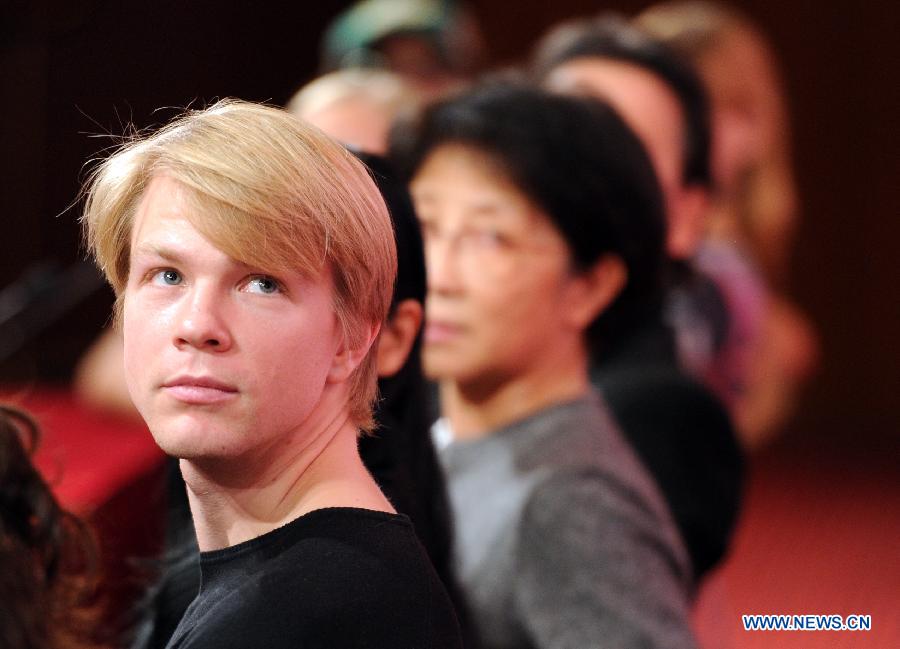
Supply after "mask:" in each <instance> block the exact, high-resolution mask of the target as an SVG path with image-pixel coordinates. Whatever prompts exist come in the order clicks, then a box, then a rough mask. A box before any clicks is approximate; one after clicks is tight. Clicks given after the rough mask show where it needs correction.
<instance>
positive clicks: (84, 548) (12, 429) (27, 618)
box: [0, 405, 94, 649]
mask: <svg viewBox="0 0 900 649" xmlns="http://www.w3.org/2000/svg"><path fill="white" fill-rule="evenodd" d="M38 437H39V434H38V428H37V426H36V424H35V423H34V421H33V420H32V419H31V418H30V417H29V416H28V415H26V414H25V413H24V412H22V411H21V410H17V409H15V408H11V407H9V406H4V405H0V602H3V604H2V605H0V646H2V647H4V649H33V648H38V647H40V648H44V647H47V648H50V647H57V646H72V647H74V646H81V643H84V644H85V646H86V645H87V643H89V642H90V640H91V635H90V633H91V630H90V629H89V626H90V624H91V623H92V620H91V619H89V616H88V612H87V610H86V608H84V604H86V603H88V600H87V595H88V594H90V591H91V588H90V585H89V582H90V579H89V576H90V574H91V572H92V562H93V559H94V555H93V548H92V545H91V542H90V540H91V539H90V536H89V535H88V532H87V528H86V526H85V525H84V523H82V522H81V521H80V520H79V519H77V518H76V517H75V516H73V515H72V514H70V513H68V512H67V511H65V510H64V509H63V508H62V507H60V505H59V503H58V502H57V501H56V499H55V498H54V497H53V494H52V492H51V491H50V487H48V486H47V483H46V482H45V481H44V479H43V478H42V477H41V475H40V474H39V473H38V471H37V469H35V467H34V465H33V464H32V463H31V457H30V455H31V453H32V452H33V451H34V449H35V447H36V445H37V441H38Z"/></svg>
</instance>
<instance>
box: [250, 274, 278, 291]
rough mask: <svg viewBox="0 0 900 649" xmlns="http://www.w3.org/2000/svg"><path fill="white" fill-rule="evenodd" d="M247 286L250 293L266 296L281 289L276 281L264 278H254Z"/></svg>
mask: <svg viewBox="0 0 900 649" xmlns="http://www.w3.org/2000/svg"><path fill="white" fill-rule="evenodd" d="M247 286H248V288H249V289H250V292H251V293H265V294H266V295H270V294H272V293H277V292H278V291H279V290H280V289H281V286H280V285H279V284H278V282H277V281H276V280H274V279H272V278H271V277H265V276H261V277H254V278H253V279H251V280H250V282H249V283H248V284H247Z"/></svg>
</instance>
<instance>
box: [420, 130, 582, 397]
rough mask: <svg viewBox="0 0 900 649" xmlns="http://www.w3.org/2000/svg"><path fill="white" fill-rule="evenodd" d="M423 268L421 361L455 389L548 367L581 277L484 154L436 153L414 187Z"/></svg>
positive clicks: (456, 148) (569, 332)
mask: <svg viewBox="0 0 900 649" xmlns="http://www.w3.org/2000/svg"><path fill="white" fill-rule="evenodd" d="M411 190H412V195H413V200H414V202H415V206H416V211H417V213H418V215H419V218H420V219H421V222H422V232H423V236H424V241H425V258H426V263H427V266H428V297H427V300H426V307H425V311H426V318H425V321H426V329H425V336H424V347H423V363H424V366H425V371H426V373H427V374H428V375H429V376H431V377H432V378H435V379H439V380H444V379H447V380H452V381H455V382H458V383H462V384H465V383H473V382H491V383H498V382H499V383H502V382H504V381H506V380H508V379H510V378H514V377H516V376H519V375H522V374H524V373H527V372H530V371H533V370H534V369H535V368H538V367H541V365H542V364H543V363H547V362H553V358H554V353H555V352H558V350H559V348H560V347H559V344H560V341H561V340H562V339H563V337H570V338H571V337H573V336H574V337H580V336H581V335H582V331H581V330H580V329H579V328H578V327H579V325H576V324H574V323H573V322H572V320H571V318H570V317H569V314H570V312H571V311H572V307H571V304H572V302H573V299H574V298H573V294H574V292H575V288H574V287H575V285H576V284H577V283H578V281H579V279H578V276H577V275H576V274H575V273H573V272H572V270H571V266H570V264H571V260H570V253H569V250H568V247H567V245H566V242H565V240H564V239H563V238H562V236H561V235H560V234H559V232H558V231H557V230H556V229H555V227H554V226H553V224H552V223H551V221H550V220H549V218H548V217H547V216H546V215H545V214H544V213H542V212H541V211H540V210H539V209H538V208H537V207H536V206H535V205H534V204H533V203H531V201H529V199H528V198H527V197H526V196H525V195H524V194H522V192H520V191H519V190H518V189H517V188H516V187H515V186H514V185H513V184H512V183H511V182H510V181H509V180H508V179H507V178H506V176H505V175H504V174H503V172H502V171H500V170H499V169H498V168H497V167H496V165H495V164H494V163H492V161H491V160H490V159H489V158H488V157H486V156H485V155H483V154H481V153H479V152H477V151H476V150H474V149H471V148H468V147H464V146H461V145H443V146H440V147H438V148H437V149H435V150H434V151H433V152H432V153H431V154H430V155H429V157H428V158H427V159H426V160H425V162H424V164H423V165H422V166H421V167H420V169H419V171H418V173H417V174H416V176H415V178H414V179H413V181H412V184H411Z"/></svg>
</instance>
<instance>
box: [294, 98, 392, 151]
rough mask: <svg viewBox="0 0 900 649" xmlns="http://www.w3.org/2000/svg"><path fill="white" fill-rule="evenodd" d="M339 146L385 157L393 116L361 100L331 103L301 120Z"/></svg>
mask: <svg viewBox="0 0 900 649" xmlns="http://www.w3.org/2000/svg"><path fill="white" fill-rule="evenodd" d="M303 117H304V119H306V120H307V121H309V122H310V123H312V124H314V125H316V126H318V127H319V128H320V129H322V130H323V131H325V132H326V133H327V134H328V135H330V136H331V137H333V138H334V139H335V140H337V141H338V142H342V143H343V144H346V145H348V146H350V147H353V148H355V149H359V150H360V151H366V152H368V153H377V154H379V155H384V153H385V151H386V149H387V139H388V132H389V131H390V128H391V119H392V116H391V115H389V114H388V112H387V110H386V109H385V108H384V107H383V106H379V105H377V104H376V103H375V102H373V101H369V100H367V99H365V98H362V97H351V98H347V99H343V100H340V101H336V102H333V103H331V104H329V105H328V106H326V107H325V108H322V109H320V110H318V111H316V112H314V113H309V114H306V115H304V116H303Z"/></svg>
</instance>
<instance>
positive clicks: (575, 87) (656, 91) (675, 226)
mask: <svg viewBox="0 0 900 649" xmlns="http://www.w3.org/2000/svg"><path fill="white" fill-rule="evenodd" d="M546 85H547V87H548V88H550V89H552V90H555V91H558V92H563V93H567V94H577V95H587V96H591V97H596V98H598V99H602V100H604V101H606V102H608V103H609V104H610V105H611V106H612V107H613V108H614V109H615V110H616V111H617V112H618V113H619V114H620V115H621V117H622V119H623V120H625V122H626V123H627V124H628V126H629V127H630V128H631V129H632V130H633V131H634V133H635V134H636V135H637V136H638V138H640V140H641V142H642V143H643V145H644V148H645V149H646V150H647V154H648V155H649V156H650V160H651V162H652V163H653V168H654V170H655V171H656V176H657V180H658V181H659V184H660V188H661V189H662V192H663V198H664V199H665V203H666V216H667V220H668V228H669V234H668V242H667V248H668V252H669V255H670V256H672V257H675V258H686V257H690V256H691V255H693V253H694V251H695V248H696V245H697V242H698V240H699V236H700V234H701V232H702V223H701V222H700V218H701V213H700V211H701V210H703V209H704V208H705V205H701V204H698V201H696V200H695V198H694V197H693V196H691V195H690V193H691V191H690V190H689V189H687V188H686V187H685V186H684V180H683V179H684V159H683V151H684V149H683V142H684V137H685V134H684V123H683V114H682V110H681V104H680V103H679V101H678V97H677V96H676V95H675V94H674V93H673V92H672V91H671V90H670V89H669V87H668V86H667V85H666V84H665V83H664V82H663V81H661V80H660V79H659V78H657V76H656V75H655V74H653V73H652V72H649V71H647V70H645V69H643V68H641V67H639V66H637V65H634V64H631V63H624V62H621V61H614V60H610V59H602V58H580V59H573V60H571V61H568V62H566V63H563V64H562V65H560V66H559V67H557V68H556V69H554V70H553V72H551V73H550V75H549V76H548V77H547V81H546Z"/></svg>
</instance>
